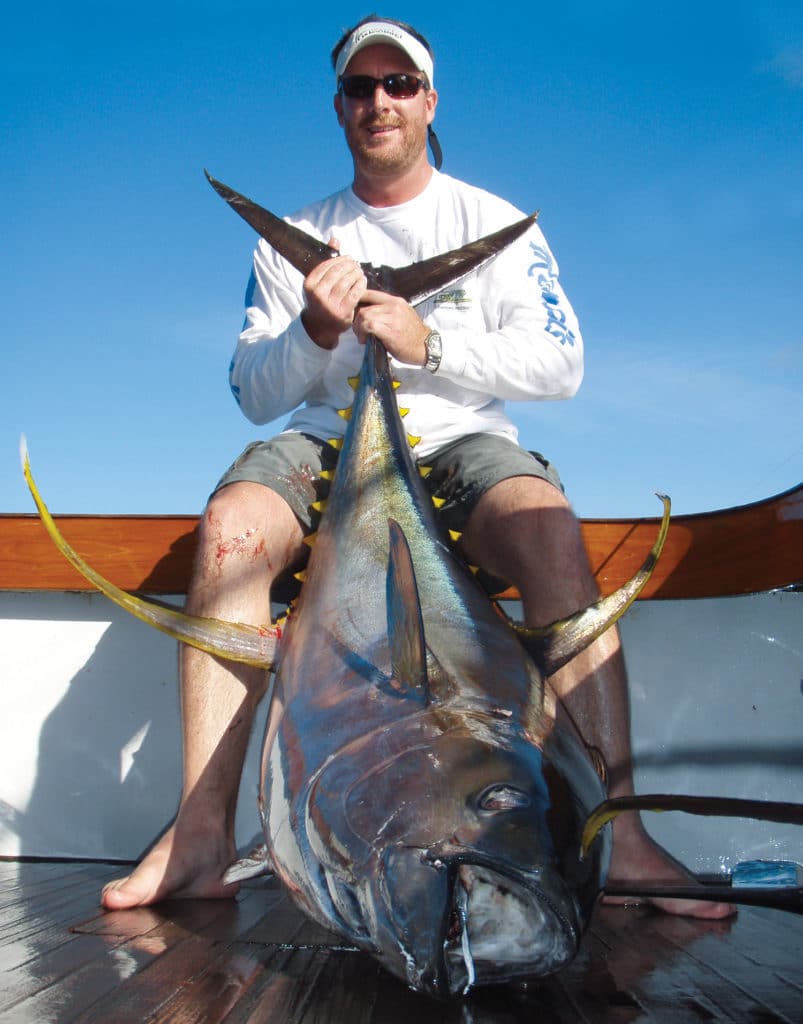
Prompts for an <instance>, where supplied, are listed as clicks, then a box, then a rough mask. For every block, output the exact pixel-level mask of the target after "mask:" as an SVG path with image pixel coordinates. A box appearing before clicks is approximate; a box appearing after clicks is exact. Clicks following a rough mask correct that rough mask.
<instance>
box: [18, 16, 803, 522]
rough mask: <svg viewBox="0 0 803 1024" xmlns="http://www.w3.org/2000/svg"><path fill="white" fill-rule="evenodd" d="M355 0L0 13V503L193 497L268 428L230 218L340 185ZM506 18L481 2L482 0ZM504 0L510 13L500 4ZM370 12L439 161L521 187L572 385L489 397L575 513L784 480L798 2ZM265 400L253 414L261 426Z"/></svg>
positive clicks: (792, 437)
mask: <svg viewBox="0 0 803 1024" xmlns="http://www.w3.org/2000/svg"><path fill="white" fill-rule="evenodd" d="M369 10H370V8H369V7H363V6H357V5H355V4H353V3H350V2H348V3H343V4H340V5H333V4H318V3H315V2H313V3H309V4H305V5H303V7H302V6H297V5H273V4H266V3H259V4H256V3H250V2H247V3H236V2H233V3H231V4H230V5H226V6H225V7H224V5H221V4H220V3H214V4H212V3H206V2H203V0H198V2H193V3H183V2H181V3H172V2H170V0H163V2H159V3H133V2H132V3H128V4H116V3H110V2H108V0H107V2H104V3H91V2H80V0H78V2H73V3H70V4H53V3H48V2H45V3H42V4H38V5H29V6H28V7H27V9H25V10H23V9H22V8H18V9H17V10H16V11H15V12H13V13H6V14H5V15H4V25H3V33H2V38H0V138H1V139H2V160H0V197H2V198H0V203H1V204H2V207H1V208H2V218H1V220H0V233H1V237H2V246H0V259H1V260H2V265H1V266H0V330H1V331H2V346H3V349H2V350H3V354H4V363H5V373H4V374H3V378H2V384H1V385H0V387H1V388H2V392H1V393H0V512H18V511H30V510H31V509H32V503H31V501H30V498H29V497H28V495H27V491H26V490H25V488H24V484H23V483H22V479H21V475H20V472H19V468H18V467H19V462H18V455H17V448H18V439H19V435H20V433H21V432H25V433H26V435H27V437H28V441H29V446H30V449H31V455H32V460H33V466H34V471H35V473H36V474H37V476H38V479H39V482H40V485H41V487H42V489H43V492H44V495H45V497H46V499H47V500H48V502H49V504H50V506H51V508H52V509H53V511H57V512H95V513H109V512H146V513H182V512H190V513H191V512H197V511H199V510H200V509H201V507H202V506H203V503H204V501H205V497H206V494H207V493H208V491H209V489H210V488H211V486H212V485H213V484H214V482H215V480H216V479H217V477H218V475H219V474H220V472H221V471H222V470H223V469H224V468H225V466H226V465H227V464H228V463H229V462H230V461H231V460H232V459H233V458H234V456H235V455H237V454H238V453H239V451H240V450H241V448H242V447H243V446H244V445H245V444H246V443H247V442H248V441H249V440H252V439H253V438H255V437H260V436H267V435H269V434H270V433H272V432H273V430H272V429H271V428H270V427H269V428H257V427H254V426H252V425H251V424H249V423H248V422H247V421H246V420H245V419H244V418H243V417H242V415H241V414H240V413H239V411H238V409H237V407H236V405H235V403H234V401H233V400H232V398H231V396H230V393H229V391H228V387H227V381H226V369H227V365H228V361H229V357H230V354H231V351H232V349H233V346H234V342H235V339H236V335H237V332H238V330H239V328H240V324H241V321H242V298H243V293H244V289H245V285H246V280H247V276H248V271H249V265H250V254H251V250H252V247H253V242H254V238H253V235H252V233H251V232H250V229H248V228H247V226H246V225H244V224H243V223H242V222H241V221H240V220H239V218H237V217H235V216H234V215H233V214H232V213H231V212H230V211H229V210H228V209H227V208H226V207H225V205H224V204H223V203H222V202H221V201H220V199H218V198H217V197H216V196H215V195H214V193H213V192H212V191H211V189H210V188H209V186H208V185H207V183H206V181H205V180H204V177H203V173H202V169H203V168H204V167H208V168H209V169H210V171H211V172H212V173H213V174H214V175H215V176H216V177H218V178H220V179H222V180H223V181H225V182H227V183H228V184H230V185H232V186H233V187H234V188H236V189H238V190H240V191H242V192H245V193H246V194H247V195H250V196H252V197H253V198H254V199H257V200H258V201H259V202H261V203H262V204H263V205H265V206H267V207H269V208H270V209H272V210H274V211H275V212H277V213H286V212H289V211H291V210H293V209H295V208H297V207H299V206H301V205H303V204H304V203H306V202H308V201H310V200H312V199H315V198H318V197H320V196H323V195H326V194H328V193H329V192H331V191H334V190H335V189H337V188H339V187H341V186H342V185H343V184H345V183H347V182H348V180H349V179H350V171H351V164H350V160H349V158H348V154H347V151H346V149H345V146H344V143H343V141H342V138H341V135H340V129H339V128H338V126H337V123H336V120H335V118H334V115H333V113H332V107H331V96H332V92H333V79H332V75H331V72H330V70H329V65H328V52H329V49H330V48H331V45H332V44H333V43H334V41H335V40H336V38H337V37H338V35H339V34H340V31H341V29H343V28H345V27H346V26H348V25H349V24H353V23H354V22H355V21H357V20H358V19H359V18H360V17H362V16H363V15H364V14H365V13H368V11H369ZM499 10H500V11H504V12H508V10H509V9H508V8H507V7H505V8H500V9H499ZM510 10H512V7H511V8H510ZM488 11H489V7H488V5H487V4H486V5H481V6H480V5H478V6H476V7H475V8H472V7H471V5H470V4H468V5H467V4H465V3H461V4H459V5H458V4H449V3H441V4H437V5H436V4H432V3H421V2H411V3H406V4H404V5H401V6H398V7H396V8H391V7H381V8H380V12H381V13H384V14H387V15H390V16H394V17H400V18H404V19H406V20H408V21H411V22H412V23H414V24H415V25H416V26H417V27H419V28H420V29H421V30H422V31H423V32H424V33H425V34H426V35H427V36H428V37H429V39H430V41H431V42H432V44H433V46H434V48H435V52H436V85H437V87H438V89H439V92H440V104H439V110H438V118H437V128H438V133H439V137H440V139H441V143H442V145H443V148H444V154H445V163H444V170H445V171H448V172H449V173H452V174H454V175H456V176H458V177H462V178H465V179H467V180H469V181H472V182H474V183H476V184H478V185H480V186H482V187H484V188H488V189H490V190H492V191H494V192H497V193H499V194H501V195H503V196H505V197H506V198H508V199H510V200H511V201H512V202H514V203H516V204H517V205H518V206H520V207H521V208H523V209H525V210H527V211H530V210H532V209H535V208H540V209H541V211H542V213H541V225H542V227H543V229H544V232H545V234H546V236H547V238H548V240H549V242H550V244H551V246H552V248H553V250H554V252H555V254H556V256H557V258H558V260H559V262H560V265H561V271H562V280H563V284H564V287H565V289H566V291H567V293H568V295H569V297H570V299H571V300H572V302H573V304H574V306H575V308H576V309H577V311H578V314H579V316H580V319H581V324H582V327H583V333H584V336H585V342H586V377H585V381H584V384H583V387H582V389H581V391H580V393H579V395H578V396H577V397H576V398H574V399H573V400H571V401H569V402H561V403H544V404H529V405H524V404H522V405H515V406H511V410H512V413H513V416H514V419H515V420H516V422H517V423H518V425H519V427H520V430H521V439H522V441H523V442H524V443H525V444H526V445H527V446H529V447H535V448H539V449H540V450H541V451H544V452H546V453H547V454H548V455H549V456H550V457H551V458H552V459H553V460H554V461H555V462H556V464H557V465H558V467H559V469H560V470H561V473H562V475H563V477H564V480H565V482H566V484H567V488H568V491H569V494H570V496H571V497H572V499H573V501H574V503H575V507H576V509H577V511H578V513H579V514H581V515H584V516H627V515H655V514H657V513H658V510H659V509H658V503H657V501H656V500H655V498H654V497H653V493H652V492H653V491H654V490H655V489H663V490H666V491H668V492H669V493H670V494H671V495H672V497H673V500H674V506H675V511H676V512H695V511H705V510H708V509H712V508H718V507H725V506H729V505H734V504H741V503H744V502H749V501H755V500H758V499H759V498H761V497H763V496H766V495H769V494H771V493H775V492H777V491H781V490H785V489H786V488H788V487H791V486H793V485H794V484H796V483H797V482H799V481H800V479H801V477H803V472H801V467H802V466H803V401H801V397H802V396H803V4H801V3H800V0H764V2H762V3H761V4H755V3H750V4H748V3H743V2H741V0H727V2H724V0H723V2H720V0H708V2H707V0H697V2H696V3H689V2H686V0H680V2H676V3H663V2H654V3H648V4H647V3H644V2H643V0H641V2H636V0H607V2H605V3H600V2H598V0H596V2H579V0H564V3H562V4H560V5H552V4H544V3H541V4H528V5H526V6H523V7H522V8H521V11H520V13H517V14H516V15H515V16H514V15H512V14H510V13H504V14H503V15H502V16H501V17H494V16H490V15H489V14H488ZM277 426H278V425H277Z"/></svg>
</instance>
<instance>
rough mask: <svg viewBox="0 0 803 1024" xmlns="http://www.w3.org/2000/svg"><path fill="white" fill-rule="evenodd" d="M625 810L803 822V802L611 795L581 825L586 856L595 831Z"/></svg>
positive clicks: (665, 795) (582, 849) (654, 795)
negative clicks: (681, 812)
mask: <svg viewBox="0 0 803 1024" xmlns="http://www.w3.org/2000/svg"><path fill="white" fill-rule="evenodd" d="M625 811H685V812H686V813H687V814H705V815H709V816H711V817H721V818H723V817H724V818H755V819H757V820H758V821H777V822H779V823H781V824H784V825H803V804H793V803H784V802H780V801H775V800H739V799H734V798H732V797H724V796H681V795H668V794H665V793H656V794H647V795H644V796H641V795H639V796H620V797H612V798H611V799H610V800H603V802H602V803H601V804H600V805H599V806H598V807H595V808H594V810H593V811H592V812H591V814H589V816H588V818H587V819H586V823H585V825H584V826H583V837H582V840H581V852H582V855H583V856H585V855H586V854H587V853H588V851H589V850H590V849H591V844H592V843H593V842H594V839H595V838H596V836H597V833H598V832H599V831H600V829H601V828H603V827H604V826H605V825H607V824H608V822H609V821H612V820H613V819H614V818H616V817H618V816H619V815H620V814H623V813H624V812H625Z"/></svg>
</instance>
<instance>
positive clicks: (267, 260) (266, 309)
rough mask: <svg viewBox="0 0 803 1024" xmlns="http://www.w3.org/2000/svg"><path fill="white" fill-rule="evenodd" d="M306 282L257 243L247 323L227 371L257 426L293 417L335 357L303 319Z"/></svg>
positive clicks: (233, 389)
mask: <svg viewBox="0 0 803 1024" xmlns="http://www.w3.org/2000/svg"><path fill="white" fill-rule="evenodd" d="M302 280H303V279H302V275H301V274H300V273H299V272H298V271H296V270H293V268H292V267H289V266H287V265H286V264H285V263H284V261H283V260H282V259H281V257H279V256H277V255H276V254H275V253H274V252H273V250H272V249H270V248H269V247H268V246H267V244H266V243H265V242H263V241H260V242H259V245H258V246H257V248H256V250H255V251H254V263H253V269H252V272H251V278H250V280H249V282H248V289H247V291H246V296H245V307H246V309H245V324H244V325H243V330H242V332H241V334H240V336H239V339H238V341H237V347H236V348H235V350H234V355H233V357H232V361H231V365H230V367H229V384H230V386H231V390H232V393H233V395H234V397H235V399H236V400H237V403H238V404H239V406H240V408H241V409H242V411H243V413H244V414H245V416H247V417H248V419H249V420H251V421H252V422H253V423H267V422H269V421H270V420H273V419H276V418H278V417H279V416H284V415H285V414H286V413H289V412H292V410H293V409H295V408H297V407H298V406H299V405H300V404H301V403H302V402H304V401H305V400H306V398H307V396H308V394H309V393H310V390H311V389H312V388H314V387H315V385H316V384H317V383H318V381H319V380H320V378H321V376H322V375H323V373H324V371H325V370H326V368H327V367H328V365H329V362H330V359H331V353H330V352H329V351H328V350H326V349H322V348H321V347H320V346H319V345H316V344H315V342H314V341H312V339H311V338H310V337H309V335H308V334H307V332H306V330H305V329H304V325H303V324H302V322H301V319H300V315H301V310H302V298H301V296H302Z"/></svg>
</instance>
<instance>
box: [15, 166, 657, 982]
mask: <svg viewBox="0 0 803 1024" xmlns="http://www.w3.org/2000/svg"><path fill="white" fill-rule="evenodd" d="M210 180H211V179H210ZM213 184H214V185H215V187H216V188H217V189H218V191H220V192H221V194H223V195H224V197H225V198H226V199H227V200H228V201H229V202H230V203H231V205H233V206H235V208H237V209H238V212H240V213H241V214H242V215H243V216H244V217H246V219H247V220H249V222H250V223H252V224H254V225H255V226H256V227H257V229H258V230H259V231H260V232H261V233H262V234H263V235H264V236H265V237H266V238H267V239H268V241H270V242H271V244H274V245H276V247H277V248H278V250H279V251H280V252H281V253H282V254H283V255H285V256H286V257H287V258H288V259H290V260H291V262H292V263H293V265H294V266H296V267H298V268H299V269H302V270H304V271H308V270H310V269H311V268H312V266H313V265H314V264H315V263H316V262H319V261H320V260H321V259H325V258H328V257H329V256H330V255H331V254H332V251H331V250H328V247H326V246H324V245H322V244H321V243H320V242H317V241H315V240H314V239H309V238H307V237H306V236H304V235H303V234H302V233H301V232H298V231H297V230H296V229H294V228H290V227H289V226H288V225H286V224H284V223H283V222H281V221H277V220H276V218H273V217H272V215H271V214H269V213H268V212H267V211H264V210H261V209H260V208H259V207H257V206H255V204H252V203H250V201H248V200H246V199H244V197H242V196H239V195H238V194H237V193H234V192H232V191H231V190H230V189H227V188H226V187H225V186H222V185H220V184H219V183H216V182H213ZM531 221H532V219H531V218H529V219H528V220H527V221H523V222H521V224H519V225H516V226H514V227H513V228H511V229H510V230H509V231H503V232H499V233H497V234H496V235H495V236H492V237H491V238H490V239H483V240H480V241H478V242H477V243H474V244H472V245H471V246H467V247H465V249H462V250H458V251H457V252H456V253H449V254H445V255H443V256H441V257H436V258H435V259H434V260H432V261H425V263H424V264H417V265H414V266H413V267H409V268H403V269H401V270H391V269H390V268H379V270H376V269H375V268H370V267H369V268H366V270H367V271H368V272H369V276H370V275H373V276H372V285H373V287H383V288H385V289H387V290H394V291H395V292H396V293H397V294H402V295H404V296H405V297H406V298H408V299H411V300H414V299H420V298H421V297H422V296H423V295H426V294H431V293H432V291H433V290H434V289H436V288H440V287H443V286H445V284H447V283H449V282H450V281H451V280H454V279H455V278H456V277H459V276H462V275H464V274H465V273H466V272H467V270H470V269H473V268H475V267H476V266H478V265H480V264H481V263H482V262H483V261H484V260H486V259H488V258H490V257H491V256H492V255H493V253H494V252H495V251H498V249H499V248H501V247H502V246H503V245H504V244H507V242H508V241H510V239H511V238H512V237H515V236H516V235H517V234H520V233H521V232H522V231H523V230H526V227H527V226H528V224H529V223H531ZM433 275H434V283H433ZM355 386H356V394H355V401H354V405H353V408H352V409H351V412H350V414H349V424H348V427H347V431H346V435H345V438H344V441H343V445H342V451H341V454H340V456H339V462H338V467H337V470H336V472H335V474H334V479H333V480H332V483H331V488H330V493H329V496H328V500H327V502H326V503H325V507H323V508H322V509H321V511H322V517H321V521H320V526H319V529H318V531H317V534H316V535H315V536H314V537H313V538H311V554H310V559H309V564H308V566H307V569H306V573H305V580H304V583H303V587H302V591H301V596H300V598H299V601H298V604H297V606H296V607H295V609H294V610H293V612H292V614H291V615H290V617H289V619H288V621H287V624H286V627H285V629H284V632H282V629H281V628H279V627H278V626H263V627H259V626H247V625H240V624H232V623H222V622H217V621H215V620H198V619H191V618H189V617H187V616H184V615H182V613H180V612H172V611H168V610H166V609H164V608H163V607H161V606H155V605H149V604H148V603H147V602H143V601H141V600H140V599H138V598H135V597H132V596H130V595H127V594H125V593H124V592H122V591H119V590H118V589H117V588H115V587H113V586H112V585H111V584H109V583H108V582H107V581H105V580H103V579H102V578H101V577H99V576H98V575H97V574H96V573H94V572H93V571H92V570H91V569H90V568H89V567H88V566H87V565H86V564H85V563H84V562H83V561H82V559H81V558H80V556H78V555H77V554H76V553H75V552H74V551H73V550H72V549H71V548H70V547H69V545H68V544H67V543H66V541H64V539H63V538H61V537H60V535H59V534H58V531H57V529H56V526H55V524H54V523H53V520H52V518H51V517H50V516H49V514H48V512H47V509H46V508H45V506H44V504H43V503H42V501H41V498H40V497H39V495H38V492H37V490H36V487H35V485H34V483H33V480H32V477H31V475H30V468H29V466H28V464H27V458H26V459H25V472H26V476H27V478H28V482H29V485H30V486H31V490H32V492H33V494H34V498H35V500H36V501H37V504H38V506H39V509H40V513H41V515H42V517H43V520H44V522H45V525H46V526H47V528H48V530H49V531H50V533H51V535H52V536H53V538H54V540H55V542H56V543H57V544H58V546H59V547H60V548H61V550H62V551H63V552H64V554H65V555H66V557H68V558H69V559H70V560H71V561H72V562H73V564H74V565H75V566H76V567H77V568H78V569H79V570H80V571H81V572H83V573H84V574H85V575H86V576H87V577H88V578H89V579H90V580H91V581H92V582H93V583H94V584H95V585H96V586H98V587H99V588H100V589H101V590H103V591H104V593H107V594H108V595H109V596H110V597H111V598H112V599H113V600H115V601H117V602H118V603H120V604H122V605H123V606H124V607H126V608H128V610H130V611H132V612H133V613H134V614H137V615H139V616H140V617H142V618H145V619H146V620H147V621H148V622H150V623H151V624H153V625H156V626H157V627H158V628H161V629H164V630H165V631H167V632H170V633H171V634H172V635H174V636H177V637H178V638H179V639H181V640H183V641H185V642H188V643H192V644H194V645H195V646H198V647H201V648H203V649H205V650H209V651H212V652H214V653H217V654H219V655H221V656H223V657H230V658H235V659H237V660H241V661H247V662H249V663H252V664H259V665H264V666H266V667H272V668H274V669H275V671H276V678H275V683H274V689H273V696H272V704H271V708H270V715H269V721H268V727H267V732H266V737H265V742H264V748H263V765H262V788H261V794H260V811H261V816H262V823H263V828H264V833H265V838H266V844H267V853H266V856H267V858H268V859H269V862H270V865H271V866H272V868H273V869H274V870H275V871H276V872H277V874H278V875H279V877H280V878H281V879H282V881H283V882H284V883H285V885H286V886H287V888H288V891H289V892H290V894H291V895H292V897H293V899H294V900H295V901H296V902H297V903H298V904H299V906H301V907H302V908H303V909H304V910H305V911H306V913H307V914H309V915H310V916H311V917H312V918H314V919H315V920H317V921H319V922H320V923H322V924H323V925H325V926H327V927H329V928H332V929H334V930H336V931H337V932H339V933H340V934H341V935H343V936H344V937H345V938H346V939H348V940H349V941H350V942H353V943H354V944H355V945H357V946H360V947H362V948H363V949H366V950H367V951H369V952H370V953H372V954H374V955H376V956H377V957H378V958H379V959H380V960H381V962H382V963H383V964H384V965H385V966H386V967H387V968H388V970H390V971H392V972H393V973H394V974H396V975H398V976H399V977H401V978H403V979H404V980H405V981H406V982H408V983H409V984H410V985H411V986H413V987H414V988H416V989H418V990H420V991H424V992H428V993H430V994H433V995H436V996H451V995H455V994H460V993H465V992H467V991H468V990H469V989H470V988H471V987H472V986H473V985H477V984H483V983H489V982H500V981H507V980H510V979H513V978H517V977H519V978H524V977H539V976H543V975H545V974H548V973H551V972H554V971H557V970H559V969H560V968H561V967H563V966H564V965H565V964H567V963H568V962H569V961H570V960H571V959H572V957H573V956H574V955H575V953H576V951H577V949H578V946H579V943H580V940H581V936H582V934H583V930H584V928H585V927H586V925H587V923H588V920H589V916H590V914H591V910H592V908H593V905H594V902H595V900H596V898H597V896H598V895H599V893H600V891H601V889H602V887H603V885H604V880H605V871H606V866H607V862H608V857H609V843H610V840H609V836H608V830H607V829H604V828H602V830H601V831H600V830H599V829H600V825H601V824H602V822H604V820H605V818H606V817H607V816H609V814H610V813H613V812H614V811H615V808H614V809H612V810H611V811H610V812H609V811H608V807H607V805H605V804H604V800H605V795H606V794H605V787H604V784H603V781H602V780H601V778H600V775H599V774H598V772H597V770H596V768H595V764H596V762H595V761H594V759H592V757H590V756H589V752H588V751H587V749H586V747H585V745H584V743H583V741H582V740H581V738H580V737H579V735H578V734H577V732H576V731H575V729H574V728H573V726H572V724H571V722H570V721H569V719H568V717H567V716H566V714H565V712H564V711H563V710H562V707H561V705H560V704H559V702H558V701H557V700H556V698H555V696H554V694H553V692H552V690H551V689H550V686H549V684H548V682H547V676H548V675H549V674H550V673H552V672H554V671H555V670H556V669H557V668H558V667H560V666H561V665H563V664H565V663H566V662H567V661H568V660H569V659H570V658H571V657H573V656H574V654H576V653H577V652H578V651H579V650H581V649H582V648H583V647H585V646H587V644H588V643H590V642H591V641H592V640H593V639H594V638H595V637H596V636H598V635H599V634H600V633H601V632H602V631H603V630H604V629H605V628H607V627H608V626H609V625H610V624H611V623H612V622H613V621H614V620H615V619H616V618H618V616H619V615H620V614H621V613H622V611H623V610H624V609H625V608H626V607H627V606H628V605H629V603H630V602H631V601H632V600H633V599H634V598H635V596H636V594H637V593H638V591H639V590H640V589H641V587H642V586H643V585H644V583H645V582H646V580H647V578H648V576H649V572H650V571H651V568H652V566H653V565H654V563H655V559H656V558H657V556H658V554H659V552H660V547H661V545H662V543H663V539H664V537H665V535H666V529H667V525H668V501H667V500H666V499H664V502H665V513H664V521H663V523H662V527H661V530H660V534H659V537H658V540H657V541H656V544H655V546H654V548H653V550H652V551H651V552H650V555H649V557H648V559H647V561H646V562H645V565H644V566H643V567H642V570H640V572H639V573H637V575H636V576H635V577H634V578H633V580H632V581H631V582H630V583H629V584H628V585H627V586H626V587H624V588H623V589H622V590H621V591H619V592H617V593H616V594H614V595H612V596H611V597H609V598H607V599H605V600H604V601H601V602H600V603H599V604H598V605H596V606H592V607H591V608H589V609H585V610H582V611H581V612H579V613H578V614H577V615H576V616H573V617H572V618H570V619H569V620H567V621H565V622H562V623H557V624H555V625H554V626H553V627H551V628H549V629H546V630H542V631H538V632H535V631H528V630H524V629H522V628H519V627H515V626H514V625H513V624H511V623H510V622H508V621H507V620H506V619H505V618H504V617H503V616H502V615H501V614H500V613H499V611H498V610H497V609H496V607H495V606H494V605H493V604H492V603H491V601H489V599H488V597H487V596H486V594H485V592H484V591H483V590H482V589H481V587H480V586H479V584H478V583H477V582H476V580H475V579H474V577H473V576H472V574H471V573H470V572H469V571H468V569H467V568H466V566H465V565H464V564H463V562H462V561H461V560H460V558H459V557H457V556H456V555H455V553H454V552H453V550H452V548H451V546H450V543H449V540H450V538H447V537H446V536H444V535H443V534H442V532H441V529H440V527H439V525H438V522H437V521H436V517H435V514H434V511H433V505H432V499H431V498H430V496H429V494H428V492H427V491H426V489H425V487H424V486H423V484H422V480H421V472H422V470H420V468H419V467H418V466H417V465H416V463H415V461H414V459H413V456H412V454H411V450H410V444H409V439H408V437H407V436H406V434H405V432H404V429H403V425H402V419H401V417H400V414H399V410H398V408H397V403H396V399H395V397H394V389H393V380H392V377H391V373H390V370H389V366H388V359H387V356H386V354H385V351H384V349H383V348H382V346H381V345H380V344H379V343H378V342H377V341H376V340H374V339H371V340H369V342H368V344H367V345H366V350H365V357H364V361H363V366H362V370H361V374H360V378H359V382H358V383H356V385H355ZM646 799H647V800H648V801H652V803H653V804H656V803H657V802H658V798H646ZM600 804H603V810H602V811H600V812H598V813H597V814H596V815H592V812H593V811H594V809H595V808H597V807H598V806H599V805H600ZM589 820H590V822H591V824H590V825H589V828H588V829H587V830H586V835H585V841H584V837H583V831H584V827H585V826H586V824H587V822H589Z"/></svg>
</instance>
